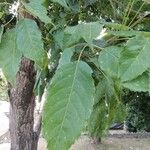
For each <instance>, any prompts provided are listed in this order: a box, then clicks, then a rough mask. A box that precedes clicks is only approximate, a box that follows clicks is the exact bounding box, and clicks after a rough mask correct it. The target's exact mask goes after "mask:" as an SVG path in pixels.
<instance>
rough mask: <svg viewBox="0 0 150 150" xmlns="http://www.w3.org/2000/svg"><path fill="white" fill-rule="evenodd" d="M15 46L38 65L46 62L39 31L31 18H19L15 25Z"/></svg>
mask: <svg viewBox="0 0 150 150" xmlns="http://www.w3.org/2000/svg"><path fill="white" fill-rule="evenodd" d="M16 30H17V46H18V49H19V50H20V51H21V52H22V53H23V55H24V56H25V57H27V58H30V59H31V60H34V61H35V63H36V64H37V65H38V66H39V67H40V68H44V66H45V64H46V63H47V57H46V52H45V51H44V49H43V42H42V36H41V32H40V30H39V29H38V26H37V25H36V23H35V22H34V21H33V20H30V19H23V20H20V21H19V22H18V24H17V26H16Z"/></svg>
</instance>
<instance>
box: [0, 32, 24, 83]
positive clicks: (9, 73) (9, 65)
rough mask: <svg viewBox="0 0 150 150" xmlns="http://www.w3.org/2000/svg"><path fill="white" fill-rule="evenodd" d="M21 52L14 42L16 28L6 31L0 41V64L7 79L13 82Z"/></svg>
mask: <svg viewBox="0 0 150 150" xmlns="http://www.w3.org/2000/svg"><path fill="white" fill-rule="evenodd" d="M21 57H22V53H21V52H20V51H19V50H18V48H17V44H16V30H15V29H12V30H9V31H8V32H6V33H5V34H4V36H3V38H2V42H1V43H0V66H1V67H2V70H3V73H4V75H5V77H6V78H7V81H8V82H10V83H13V84H14V81H15V77H16V73H17V71H18V70H19V63H20V61H21Z"/></svg>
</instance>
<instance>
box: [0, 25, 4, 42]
mask: <svg viewBox="0 0 150 150" xmlns="http://www.w3.org/2000/svg"><path fill="white" fill-rule="evenodd" d="M3 32H4V27H3V26H1V27H0V43H1V39H2V35H3Z"/></svg>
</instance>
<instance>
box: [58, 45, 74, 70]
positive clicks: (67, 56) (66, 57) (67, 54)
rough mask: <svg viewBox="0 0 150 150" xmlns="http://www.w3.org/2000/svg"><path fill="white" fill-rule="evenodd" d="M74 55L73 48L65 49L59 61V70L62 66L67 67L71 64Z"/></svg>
mask: <svg viewBox="0 0 150 150" xmlns="http://www.w3.org/2000/svg"><path fill="white" fill-rule="evenodd" d="M72 55H73V50H72V49H71V48H67V49H65V50H64V52H63V53H62V55H61V58H60V60H59V66H58V68H60V67H61V66H63V65H65V64H67V63H70V62H71V57H72Z"/></svg>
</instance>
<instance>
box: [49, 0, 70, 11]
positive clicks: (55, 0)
mask: <svg viewBox="0 0 150 150" xmlns="http://www.w3.org/2000/svg"><path fill="white" fill-rule="evenodd" d="M51 1H52V2H55V3H58V4H60V5H61V6H63V7H65V8H67V9H69V7H68V5H67V1H66V0H51Z"/></svg>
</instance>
